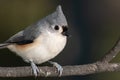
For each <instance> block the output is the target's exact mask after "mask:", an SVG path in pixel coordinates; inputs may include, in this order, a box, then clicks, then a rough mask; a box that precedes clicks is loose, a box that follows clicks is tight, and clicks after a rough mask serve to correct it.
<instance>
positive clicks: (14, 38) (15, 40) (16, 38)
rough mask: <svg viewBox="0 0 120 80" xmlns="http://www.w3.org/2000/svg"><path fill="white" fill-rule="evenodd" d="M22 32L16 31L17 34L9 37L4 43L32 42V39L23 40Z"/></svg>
mask: <svg viewBox="0 0 120 80" xmlns="http://www.w3.org/2000/svg"><path fill="white" fill-rule="evenodd" d="M23 33H24V31H20V32H18V33H17V34H15V35H13V36H12V37H11V38H9V39H8V40H7V41H6V42H5V43H16V44H19V45H22V44H28V43H32V42H33V40H25V38H24V35H23Z"/></svg>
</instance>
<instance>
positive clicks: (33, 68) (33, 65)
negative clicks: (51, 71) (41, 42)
mask: <svg viewBox="0 0 120 80" xmlns="http://www.w3.org/2000/svg"><path fill="white" fill-rule="evenodd" d="M31 67H32V70H33V74H34V75H35V77H37V75H38V73H41V74H43V75H46V74H45V72H44V71H42V70H41V69H38V67H37V66H36V65H35V63H34V62H33V61H31Z"/></svg>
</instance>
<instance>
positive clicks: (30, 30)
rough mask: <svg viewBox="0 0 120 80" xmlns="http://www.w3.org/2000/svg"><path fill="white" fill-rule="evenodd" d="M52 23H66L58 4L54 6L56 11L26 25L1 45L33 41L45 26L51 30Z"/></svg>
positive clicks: (61, 24)
mask: <svg viewBox="0 0 120 80" xmlns="http://www.w3.org/2000/svg"><path fill="white" fill-rule="evenodd" d="M52 25H60V26H63V25H65V26H66V25H67V21H66V18H65V16H64V14H63V12H62V9H61V6H60V5H59V6H58V7H57V8H56V11H55V12H54V13H52V14H50V15H48V16H46V17H45V18H43V19H41V20H39V21H38V22H36V23H34V24H32V25H30V26H28V27H27V28H26V29H25V30H22V31H20V32H18V33H17V34H15V35H13V36H12V37H11V38H9V39H8V40H7V41H6V42H5V43H4V44H5V45H3V44H2V45H3V46H6V45H9V44H10V43H11V44H13V43H19V42H24V41H27V40H28V41H29V40H32V41H34V39H36V38H37V37H38V36H39V35H40V34H41V33H42V32H44V31H45V30H46V28H50V29H49V30H51V31H52V28H51V26H52ZM47 30H48V29H47ZM8 43H9V44H8ZM1 48H2V47H1Z"/></svg>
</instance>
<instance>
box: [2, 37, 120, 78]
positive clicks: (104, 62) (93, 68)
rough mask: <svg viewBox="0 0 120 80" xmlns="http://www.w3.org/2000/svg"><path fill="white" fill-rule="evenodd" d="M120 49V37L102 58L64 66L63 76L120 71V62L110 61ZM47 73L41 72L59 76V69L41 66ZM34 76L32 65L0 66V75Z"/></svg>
mask: <svg viewBox="0 0 120 80" xmlns="http://www.w3.org/2000/svg"><path fill="white" fill-rule="evenodd" d="M119 51H120V39H119V40H118V41H117V43H116V44H115V46H114V47H113V48H112V49H111V50H110V51H109V52H108V53H107V54H106V55H105V56H104V57H103V58H102V59H101V60H100V61H96V62H95V63H91V64H85V65H76V66H63V74H62V75H61V76H74V75H76V76H78V75H88V74H95V73H100V72H113V71H120V63H109V62H110V61H111V60H112V59H113V58H115V56H116V55H117V54H118V53H119ZM39 69H41V70H42V71H43V72H44V73H45V74H46V75H43V74H42V73H40V74H39V75H38V77H39V76H42V77H47V76H48V77H55V76H58V73H57V70H56V69H55V68H53V67H47V66H45V67H39ZM28 76H34V75H33V74H32V69H31V67H0V77H28Z"/></svg>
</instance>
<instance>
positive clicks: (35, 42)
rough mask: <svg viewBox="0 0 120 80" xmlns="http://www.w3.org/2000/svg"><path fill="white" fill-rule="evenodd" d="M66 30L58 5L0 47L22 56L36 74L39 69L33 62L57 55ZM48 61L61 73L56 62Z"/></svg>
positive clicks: (63, 45)
mask: <svg viewBox="0 0 120 80" xmlns="http://www.w3.org/2000/svg"><path fill="white" fill-rule="evenodd" d="M67 32H68V24H67V21H66V18H65V16H64V14H63V12H62V9H61V6H60V5H59V6H58V7H57V9H56V11H55V12H54V13H52V14H50V15H48V16H47V17H45V18H43V19H42V20H40V21H38V22H36V23H34V24H32V25H30V26H28V27H27V28H25V29H24V30H22V31H20V32H18V33H17V34H15V35H13V36H12V37H10V38H9V39H8V40H7V41H5V42H4V43H2V44H0V49H2V48H8V49H10V50H11V51H13V52H15V53H16V54H17V55H18V56H20V57H22V59H23V60H24V61H25V62H28V63H30V64H31V67H32V70H33V73H34V75H35V76H37V74H38V73H39V71H40V70H39V69H38V68H37V66H36V65H35V64H41V63H44V62H46V61H49V60H50V59H52V58H54V57H55V56H56V55H58V54H59V53H60V52H61V51H62V50H63V49H64V47H65V45H66V41H67V36H68V34H67ZM49 62H50V63H51V64H53V65H54V66H55V67H56V68H57V70H58V72H59V75H61V74H62V70H63V69H62V67H61V66H60V65H59V64H57V63H56V62H52V61H49Z"/></svg>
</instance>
